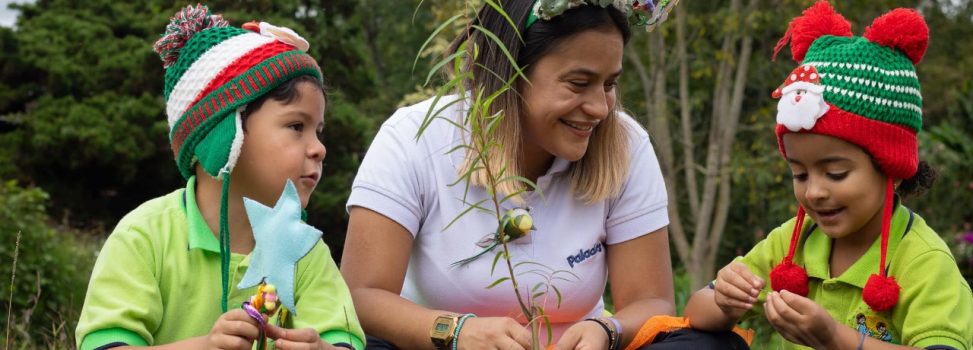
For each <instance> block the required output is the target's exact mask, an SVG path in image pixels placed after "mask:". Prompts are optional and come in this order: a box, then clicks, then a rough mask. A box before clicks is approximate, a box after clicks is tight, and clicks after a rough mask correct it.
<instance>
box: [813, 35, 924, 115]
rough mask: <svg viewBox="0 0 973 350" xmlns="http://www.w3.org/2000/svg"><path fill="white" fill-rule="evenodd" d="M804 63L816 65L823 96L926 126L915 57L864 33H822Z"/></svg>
mask: <svg viewBox="0 0 973 350" xmlns="http://www.w3.org/2000/svg"><path fill="white" fill-rule="evenodd" d="M803 65H810V66H814V67H815V68H816V69H817V71H818V73H819V74H820V75H821V84H822V85H824V86H825V91H824V99H825V101H828V102H829V103H831V104H833V105H835V106H837V107H838V108H841V109H842V110H845V111H848V112H851V113H854V114H857V115H859V116H862V117H865V118H869V119H873V120H878V121H883V122H886V123H892V124H898V125H904V126H908V127H909V128H911V129H912V130H913V131H915V132H918V131H920V130H921V129H922V94H921V93H920V87H919V79H918V77H917V76H916V71H915V68H914V67H913V65H912V62H911V61H910V60H909V59H908V58H907V57H905V56H904V55H902V54H901V53H898V52H896V51H895V50H894V49H891V48H888V47H884V46H880V45H876V44H874V43H871V42H869V41H868V40H867V39H865V38H862V37H837V36H823V37H821V38H819V39H817V40H815V41H814V43H813V44H812V45H811V48H810V49H809V50H808V53H807V56H805V58H804V62H803Z"/></svg>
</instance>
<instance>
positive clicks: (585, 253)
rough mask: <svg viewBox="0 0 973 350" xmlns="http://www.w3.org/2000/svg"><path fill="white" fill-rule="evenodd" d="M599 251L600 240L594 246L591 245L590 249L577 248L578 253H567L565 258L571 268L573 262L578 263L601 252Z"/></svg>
mask: <svg viewBox="0 0 973 350" xmlns="http://www.w3.org/2000/svg"><path fill="white" fill-rule="evenodd" d="M601 251H602V245H601V242H598V243H596V244H595V246H594V247H591V249H588V250H585V249H578V254H575V255H568V258H567V259H568V265H570V266H571V268H574V264H580V263H582V262H584V261H585V260H588V259H589V258H591V257H593V256H595V255H597V254H598V253H601Z"/></svg>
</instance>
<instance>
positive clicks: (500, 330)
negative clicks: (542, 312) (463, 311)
mask: <svg viewBox="0 0 973 350" xmlns="http://www.w3.org/2000/svg"><path fill="white" fill-rule="evenodd" d="M454 341H456V342H458V343H457V344H456V345H458V348H459V349H530V331H528V330H527V328H524V326H522V325H520V323H517V321H514V319H512V318H509V317H471V318H468V319H466V321H465V322H464V323H463V328H462V329H460V332H459V337H458V338H457V339H455V340H454Z"/></svg>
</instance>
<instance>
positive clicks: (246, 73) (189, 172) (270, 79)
mask: <svg viewBox="0 0 973 350" xmlns="http://www.w3.org/2000/svg"><path fill="white" fill-rule="evenodd" d="M308 47H309V45H308V42H307V41H306V40H304V38H302V37H301V36H300V35H298V34H297V33H295V32H294V31H293V30H290V29H288V28H284V27H276V26H273V25H270V24H268V23H264V22H249V23H246V24H244V25H243V27H242V28H235V27H230V25H229V23H227V22H226V21H225V20H223V17H222V16H220V15H216V14H212V13H210V11H209V9H208V8H207V7H206V6H203V5H199V4H197V5H196V6H186V7H185V8H183V9H182V10H180V11H179V12H177V13H176V14H175V16H173V17H172V19H171V20H170V22H169V25H168V26H166V31H165V33H163V34H162V38H160V39H159V40H158V41H157V42H156V43H155V46H154V49H155V51H156V52H157V53H158V54H159V57H160V58H161V59H162V62H163V67H165V69H166V79H165V90H164V95H163V96H164V97H165V100H166V116H167V119H168V121H169V141H170V144H171V145H172V153H173V154H174V155H175V158H176V166H177V167H178V168H179V172H180V173H181V174H182V176H183V177H184V178H186V179H188V178H189V177H191V176H193V175H194V174H195V173H196V171H195V166H196V164H197V163H198V164H199V166H200V167H202V169H203V170H204V171H205V172H206V174H208V175H210V176H213V177H215V178H219V179H221V180H222V192H221V196H220V197H221V198H220V233H219V240H220V267H221V274H222V276H221V279H222V287H223V294H222V304H221V306H222V309H223V311H224V312H226V310H227V296H228V295H229V288H230V287H229V263H230V234H229V224H228V223H227V220H228V214H227V213H228V212H227V210H228V205H227V201H228V198H227V196H228V194H229V191H230V190H229V188H230V175H231V173H232V171H233V167H234V165H236V162H237V159H238V158H239V156H240V150H241V147H242V146H243V137H244V133H243V121H242V120H241V116H240V113H241V112H243V111H244V110H245V109H246V106H247V104H248V103H250V102H253V101H254V100H256V99H258V98H260V97H261V96H263V95H264V94H266V93H268V92H270V91H271V90H273V89H274V88H276V87H277V86H280V85H281V84H282V83H284V82H286V81H288V80H291V79H294V78H296V77H299V76H302V75H309V76H312V77H315V78H317V79H318V80H321V79H322V78H321V69H320V68H318V64H317V62H316V61H315V60H314V59H313V58H311V56H308V54H307V53H306V52H307V50H308Z"/></svg>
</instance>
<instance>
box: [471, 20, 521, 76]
mask: <svg viewBox="0 0 973 350" xmlns="http://www.w3.org/2000/svg"><path fill="white" fill-rule="evenodd" d="M472 27H473V28H475V29H476V30H477V31H479V32H480V33H483V35H486V36H487V38H490V40H493V42H494V43H496V44H497V47H498V48H499V49H500V51H501V52H503V55H504V56H506V57H507V61H508V62H510V64H511V65H513V66H517V60H516V59H515V58H514V56H513V55H511V54H510V50H508V49H507V46H506V45H504V44H503V41H501V40H500V38H498V37H497V35H496V34H493V32H491V31H490V30H489V29H486V28H484V27H483V26H481V25H479V24H474V25H472Z"/></svg>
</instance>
